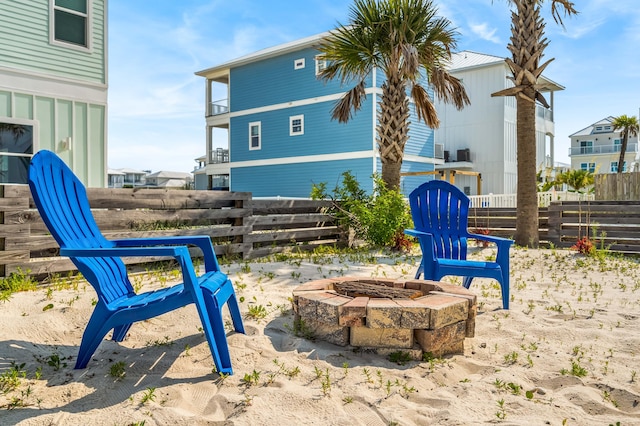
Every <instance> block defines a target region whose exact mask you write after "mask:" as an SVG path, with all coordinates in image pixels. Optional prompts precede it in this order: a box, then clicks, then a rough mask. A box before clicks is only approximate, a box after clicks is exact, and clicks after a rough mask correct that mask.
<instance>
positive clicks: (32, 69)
mask: <svg viewBox="0 0 640 426" xmlns="http://www.w3.org/2000/svg"><path fill="white" fill-rule="evenodd" d="M5 3H6V5H5V6H2V13H0V46H2V49H0V121H3V120H4V121H8V122H11V120H27V121H28V122H32V123H33V125H34V126H35V128H36V130H37V133H36V134H35V135H34V149H35V150H39V149H48V150H51V151H54V152H56V153H57V154H58V155H59V156H60V157H61V158H62V159H63V160H64V161H65V162H66V163H67V164H68V165H69V166H70V167H71V169H72V170H73V171H74V173H76V174H77V175H78V177H79V178H80V180H81V181H82V182H83V183H84V184H85V185H87V186H90V187H105V186H106V183H107V172H106V170H107V160H106V157H107V71H106V60H107V58H106V23H107V17H106V1H105V0H90V1H89V5H90V11H89V19H91V25H90V28H91V30H92V33H91V35H90V38H91V41H90V42H89V47H90V49H83V48H73V47H66V46H65V45H63V44H58V43H56V44H53V43H51V41H50V33H49V28H50V26H51V25H52V21H51V17H50V7H51V0H31V1H12V2H4V3H3V4H5ZM67 142H70V146H66V145H67Z"/></svg>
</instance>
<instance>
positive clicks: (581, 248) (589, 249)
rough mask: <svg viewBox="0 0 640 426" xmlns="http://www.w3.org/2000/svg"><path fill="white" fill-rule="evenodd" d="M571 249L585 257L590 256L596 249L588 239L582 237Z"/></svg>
mask: <svg viewBox="0 0 640 426" xmlns="http://www.w3.org/2000/svg"><path fill="white" fill-rule="evenodd" d="M571 249H572V250H577V251H578V253H580V254H584V255H586V256H590V255H592V254H594V252H595V251H596V248H595V246H594V245H593V242H592V241H591V240H590V239H589V237H582V238H581V239H579V240H578V241H577V242H576V243H575V244H574V245H573V246H571Z"/></svg>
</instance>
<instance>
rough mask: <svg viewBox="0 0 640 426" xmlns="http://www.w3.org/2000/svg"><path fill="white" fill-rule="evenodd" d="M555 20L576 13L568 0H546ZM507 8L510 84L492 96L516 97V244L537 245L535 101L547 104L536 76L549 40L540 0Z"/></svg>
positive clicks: (518, 1)
mask: <svg viewBox="0 0 640 426" xmlns="http://www.w3.org/2000/svg"><path fill="white" fill-rule="evenodd" d="M549 1H550V2H551V13H552V16H553V19H554V20H555V21H556V23H559V24H560V25H562V16H561V11H562V10H564V15H565V16H567V15H569V16H570V15H573V14H576V13H578V12H577V11H576V10H575V9H574V7H573V2H571V1H569V0H549ZM508 2H509V3H510V4H511V5H512V6H513V9H512V11H511V43H509V44H508V45H507V49H508V50H509V52H511V55H512V57H511V58H507V59H506V62H507V65H508V66H509V68H510V69H511V72H512V74H513V77H510V79H511V80H512V81H513V83H514V87H510V88H508V89H505V90H501V91H499V92H496V93H493V94H492V96H515V97H516V107H517V112H516V119H517V124H516V132H517V146H516V150H517V153H518V158H517V169H518V184H517V190H516V192H517V200H518V203H517V209H516V210H517V212H516V214H517V217H516V234H515V241H516V244H518V245H522V246H531V247H537V246H538V200H537V196H536V101H538V102H540V103H541V104H542V105H544V106H545V107H546V108H548V107H549V104H548V103H547V101H546V100H545V99H544V96H542V94H541V93H540V90H541V89H542V87H541V86H540V85H539V84H538V79H539V78H540V76H541V75H542V72H543V71H544V69H545V68H546V67H547V65H549V63H550V62H551V61H552V60H553V59H550V60H548V61H546V62H545V63H543V64H542V65H540V60H541V59H542V56H543V53H544V49H545V48H546V47H547V45H548V44H549V42H548V41H547V39H546V38H543V36H544V28H545V23H544V20H543V19H542V17H541V16H540V9H541V5H542V3H543V2H544V0H508Z"/></svg>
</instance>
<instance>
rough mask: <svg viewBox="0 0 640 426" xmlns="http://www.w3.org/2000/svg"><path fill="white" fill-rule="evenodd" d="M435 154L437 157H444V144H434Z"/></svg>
mask: <svg viewBox="0 0 640 426" xmlns="http://www.w3.org/2000/svg"><path fill="white" fill-rule="evenodd" d="M433 156H434V157H435V158H444V145H443V144H441V143H437V144H435V145H434V153H433Z"/></svg>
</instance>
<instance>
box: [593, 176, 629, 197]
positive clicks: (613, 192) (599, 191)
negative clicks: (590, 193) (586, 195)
mask: <svg viewBox="0 0 640 426" xmlns="http://www.w3.org/2000/svg"><path fill="white" fill-rule="evenodd" d="M593 186H594V188H595V199H596V200H618V201H640V172H633V173H605V174H601V173H598V174H596V175H594V185H593Z"/></svg>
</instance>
